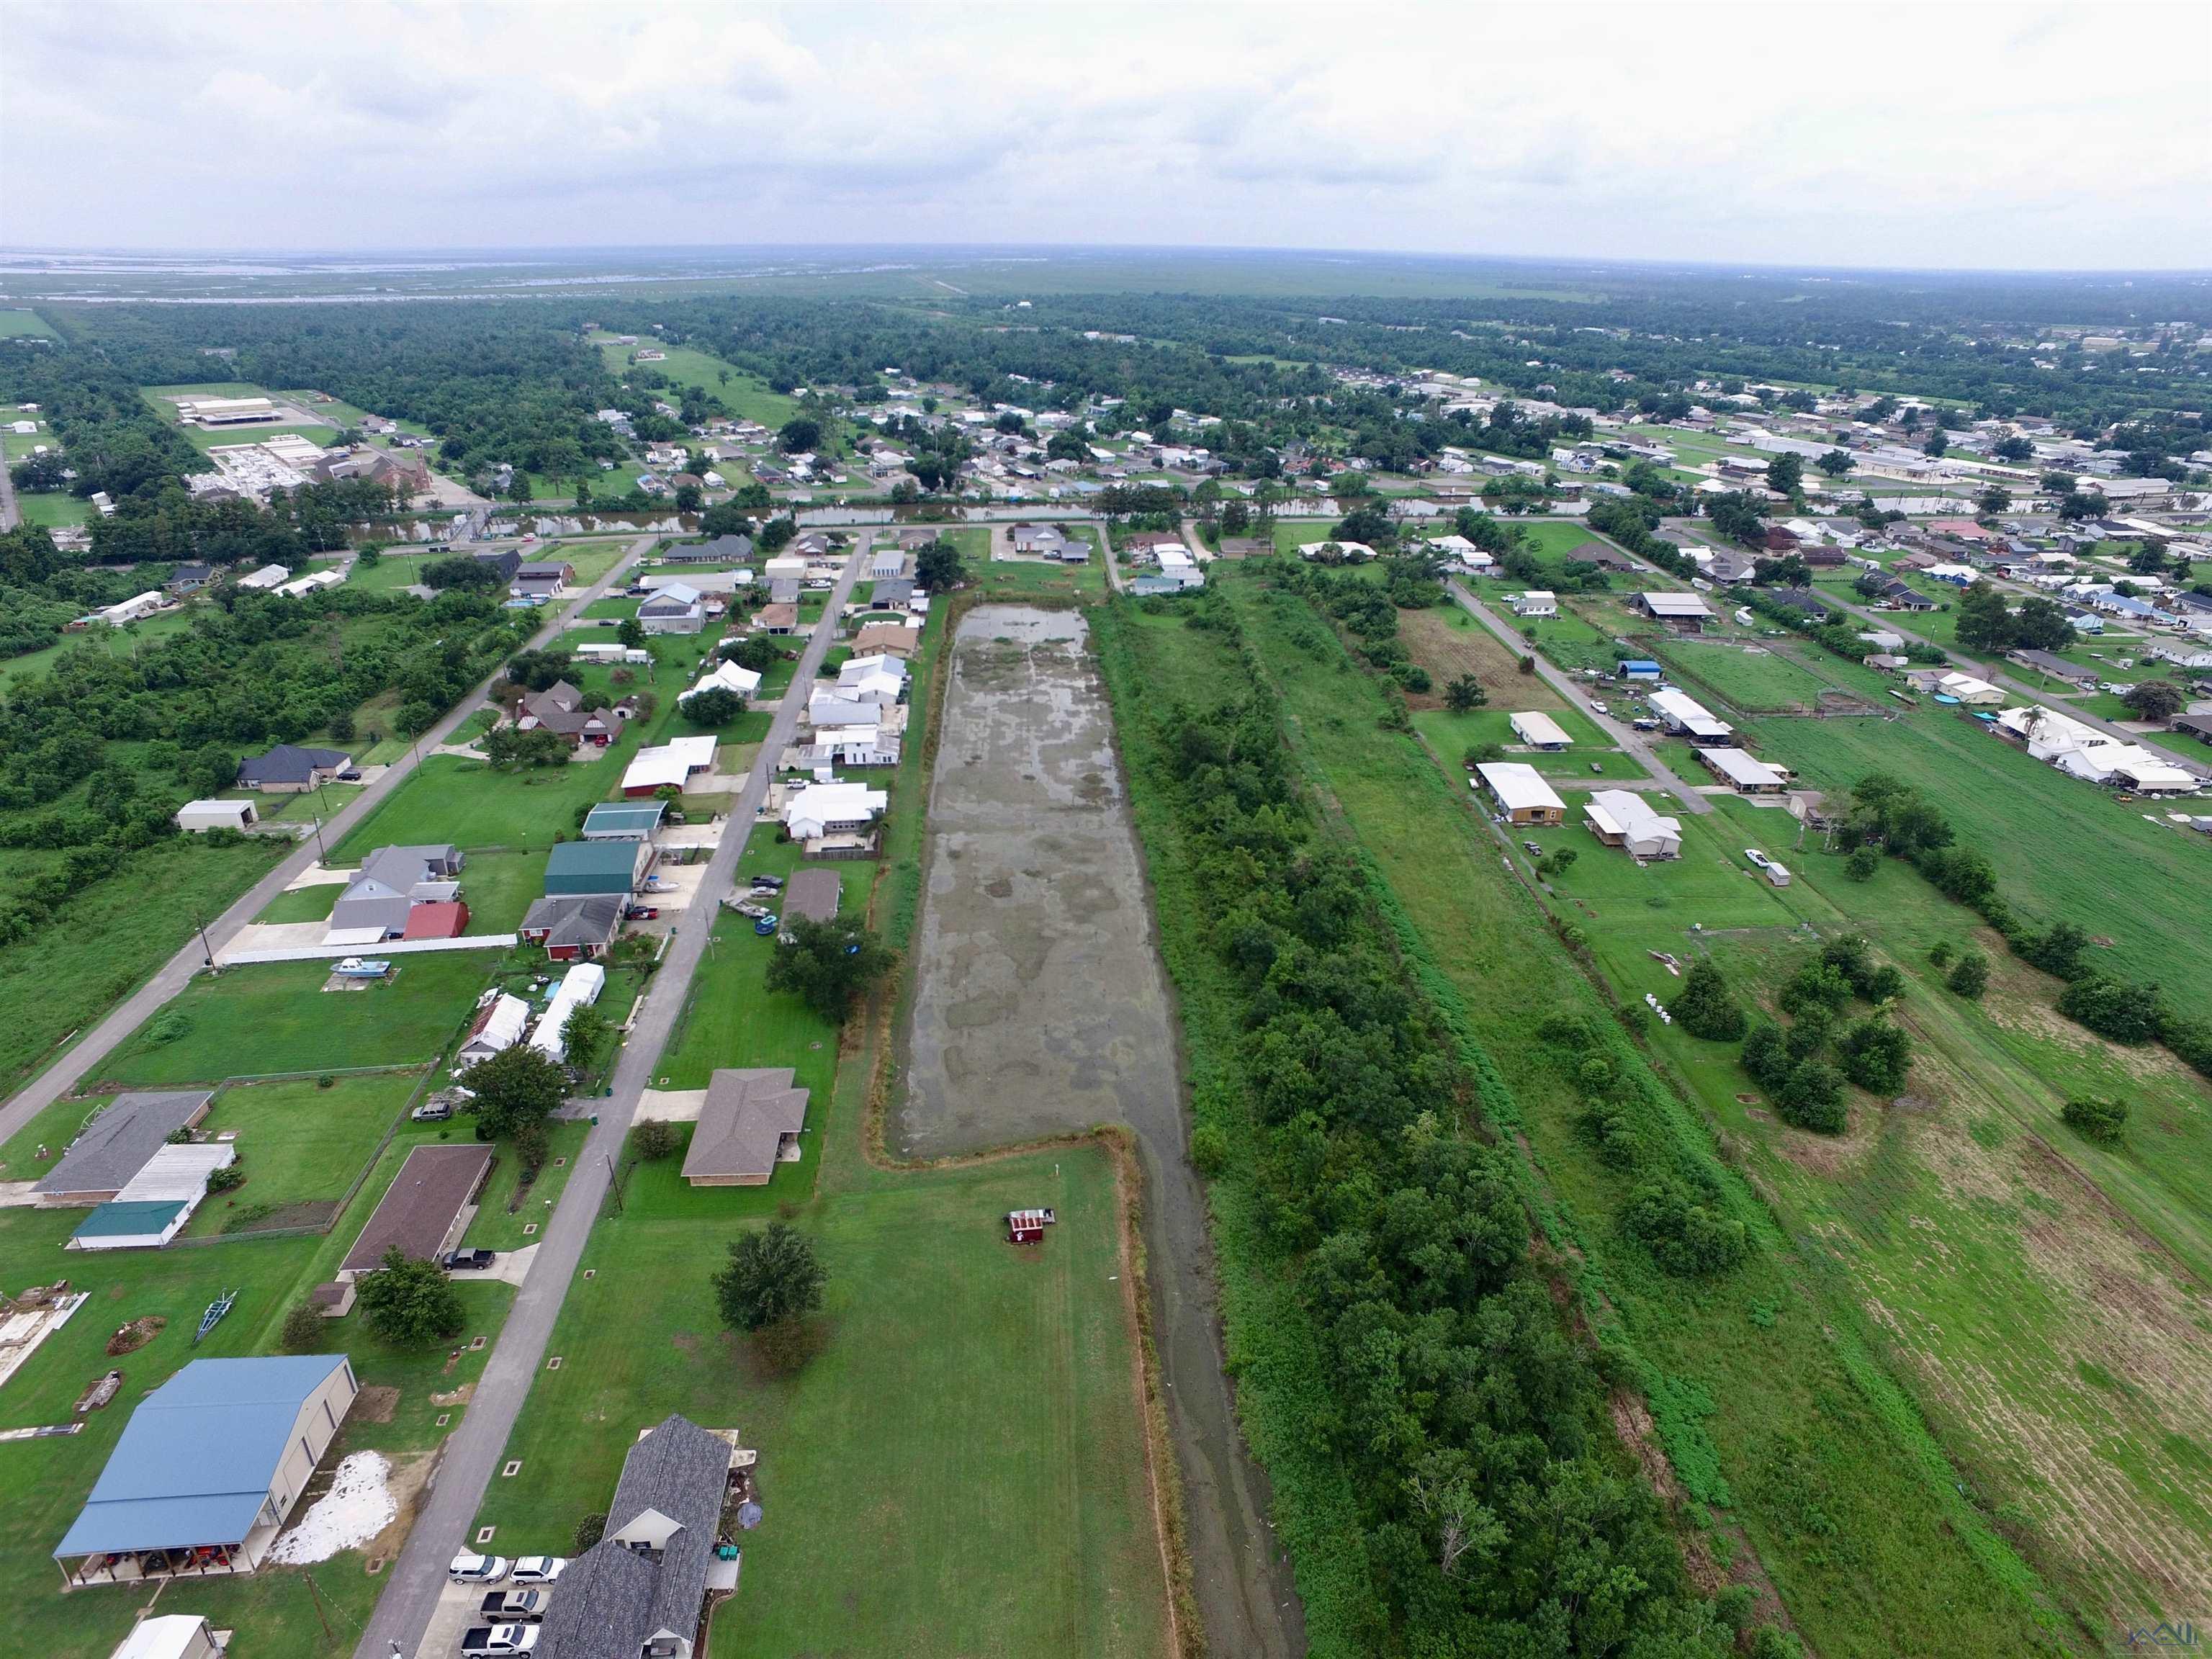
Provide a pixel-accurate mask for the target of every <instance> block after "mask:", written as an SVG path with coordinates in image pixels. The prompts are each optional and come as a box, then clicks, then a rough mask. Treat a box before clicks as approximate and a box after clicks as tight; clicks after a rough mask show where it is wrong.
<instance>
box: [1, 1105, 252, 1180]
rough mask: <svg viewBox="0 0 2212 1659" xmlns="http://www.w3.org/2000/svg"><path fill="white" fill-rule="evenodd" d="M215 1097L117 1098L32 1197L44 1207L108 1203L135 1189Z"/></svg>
mask: <svg viewBox="0 0 2212 1659" xmlns="http://www.w3.org/2000/svg"><path fill="white" fill-rule="evenodd" d="M214 1098H215V1097H214V1096H213V1095H212V1094H210V1093H209V1092H208V1091H205V1090H204V1089H185V1090H165V1091H134V1092H132V1093H130V1094H122V1095H118V1096H116V1097H115V1098H114V1100H112V1102H110V1103H109V1104H108V1106H107V1108H106V1110H104V1111H102V1112H100V1114H99V1115H97V1116H96V1117H94V1119H93V1120H92V1121H91V1122H90V1123H88V1124H87V1125H85V1127H83V1128H82V1130H80V1131H78V1133H77V1137H76V1139H74V1140H72V1141H70V1144H69V1147H68V1150H66V1151H65V1152H63V1153H62V1156H61V1159H60V1161H59V1162H58V1163H57V1164H55V1165H54V1167H53V1168H52V1169H51V1170H47V1171H46V1174H45V1175H44V1176H42V1177H40V1180H39V1181H38V1182H35V1183H34V1184H33V1186H32V1188H31V1190H32V1192H33V1193H34V1194H36V1195H37V1197H38V1200H39V1202H40V1204H43V1205H64V1204H104V1203H106V1201H107V1200H110V1199H112V1198H113V1197H115V1196H116V1195H117V1194H118V1193H120V1192H121V1191H122V1190H123V1189H124V1188H125V1187H127V1186H129V1185H130V1184H131V1179H132V1177H134V1176H137V1173H138V1172H139V1171H140V1170H143V1169H144V1168H145V1167H146V1165H147V1163H148V1162H149V1160H150V1159H151V1158H153V1156H154V1154H155V1153H156V1152H160V1151H161V1148H162V1147H163V1146H167V1144H168V1141H169V1137H170V1136H171V1135H173V1134H174V1133H177V1131H178V1130H179V1129H190V1128H191V1127H194V1126H196V1125H197V1123H198V1122H199V1121H200V1120H201V1119H202V1118H204V1117H205V1116H206V1115H207V1113H208V1103H209V1102H210V1101H211V1100H213V1099H214Z"/></svg>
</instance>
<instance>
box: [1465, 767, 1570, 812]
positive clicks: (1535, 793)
mask: <svg viewBox="0 0 2212 1659" xmlns="http://www.w3.org/2000/svg"><path fill="white" fill-rule="evenodd" d="M1475 770H1476V772H1477V773H1479V774H1480V775H1481V779H1482V782H1483V786H1484V787H1486V788H1487V789H1488V790H1489V791H1490V795H1491V799H1493V800H1495V801H1496V802H1497V803H1498V810H1499V811H1502V812H1504V814H1505V818H1506V821H1507V822H1508V823H1516V824H1546V823H1565V822H1566V821H1567V804H1566V802H1565V801H1563V800H1561V799H1559V796H1558V795H1557V794H1556V793H1554V792H1553V788H1552V786H1551V785H1550V784H1548V783H1547V782H1545V781H1544V779H1543V776H1542V775H1541V773H1539V772H1538V771H1537V770H1536V769H1535V768H1534V767H1533V766H1530V765H1528V764H1526V763H1523V762H1521V761H1486V762H1485V763H1483V764H1482V765H1480V766H1478V767H1477V768H1475Z"/></svg>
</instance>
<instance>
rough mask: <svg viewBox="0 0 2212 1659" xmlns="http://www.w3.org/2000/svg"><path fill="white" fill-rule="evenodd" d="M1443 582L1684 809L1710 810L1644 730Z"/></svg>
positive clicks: (1469, 597) (1464, 606) (1471, 596)
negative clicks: (1599, 704)
mask: <svg viewBox="0 0 2212 1659" xmlns="http://www.w3.org/2000/svg"><path fill="white" fill-rule="evenodd" d="M1444 586H1446V587H1448V588H1449V589H1450V590H1451V596H1452V598H1453V599H1455V600H1456V601H1458V603H1459V606H1460V609H1462V611H1466V612H1467V613H1468V615H1469V616H1470V617H1474V619H1475V620H1476V621H1477V622H1479V623H1481V624H1482V625H1483V626H1484V627H1485V628H1487V629H1489V630H1490V631H1491V632H1492V633H1493V634H1495V635H1497V636H1498V638H1499V639H1500V640H1502V641H1504V642H1505V643H1506V644H1507V645H1508V646H1510V647H1512V649H1513V652H1514V653H1515V654H1516V656H1524V657H1534V659H1535V662H1536V672H1537V674H1538V675H1539V676H1541V678H1542V679H1543V682H1544V684H1547V685H1548V686H1550V687H1551V688H1552V690H1554V691H1556V692H1558V693H1559V695H1560V696H1563V697H1565V699H1566V700H1567V701H1568V702H1570V703H1572V704H1573V705H1574V706H1575V707H1576V708H1578V709H1580V710H1581V711H1582V712H1583V714H1586V715H1588V716H1589V719H1590V720H1592V721H1594V722H1595V724H1596V726H1597V728H1598V730H1599V731H1601V732H1604V733H1605V734H1606V736H1607V737H1608V738H1612V739H1613V743H1614V744H1616V745H1617V746H1618V747H1620V749H1622V750H1625V751H1626V752H1627V753H1628V754H1629V755H1631V756H1632V757H1634V758H1635V760H1636V763H1637V764H1638V765H1639V766H1641V767H1643V768H1644V770H1645V771H1647V772H1649V773H1650V774H1651V775H1652V776H1653V777H1654V778H1656V780H1657V781H1658V782H1659V785H1660V787H1662V788H1663V789H1665V790H1666V791H1667V793H1669V794H1671V795H1672V796H1674V799H1676V800H1679V801H1680V802H1681V803H1682V805H1683V807H1684V808H1685V810H1686V811H1692V812H1699V813H1704V812H1710V811H1712V810H1713V804H1712V802H1711V801H1710V800H1708V799H1705V796H1704V795H1702V794H1700V793H1698V790H1697V788H1696V787H1695V786H1694V785H1692V784H1690V783H1688V782H1686V781H1685V780H1683V779H1682V778H1681V777H1680V776H1678V775H1676V774H1675V773H1674V770H1673V769H1671V768H1669V767H1668V765H1667V763H1665V762H1664V761H1662V760H1661V759H1660V758H1659V757H1658V756H1657V755H1656V753H1655V752H1653V750H1652V747H1651V744H1650V742H1649V741H1647V740H1646V738H1645V737H1644V733H1643V732H1638V731H1637V730H1636V729H1635V728H1634V727H1633V726H1627V725H1624V724H1623V723H1622V722H1621V721H1620V720H1615V719H1613V716H1612V715H1610V714H1599V713H1598V711H1597V709H1596V708H1595V706H1593V704H1592V703H1591V702H1590V696H1589V692H1587V691H1585V690H1583V689H1582V687H1581V686H1580V685H1578V684H1576V682H1575V681H1574V680H1573V679H1572V678H1570V677H1569V676H1568V675H1566V674H1565V673H1563V672H1561V671H1559V669H1557V668H1554V667H1553V665H1552V664H1551V663H1550V662H1549V661H1548V660H1547V659H1546V658H1545V657H1544V655H1543V653H1541V652H1534V651H1531V650H1530V649H1529V647H1528V641H1526V640H1524V639H1522V637H1521V635H1518V634H1516V633H1515V632H1514V631H1513V629H1512V626H1511V624H1510V623H1506V622H1504V621H1503V620H1501V619H1500V618H1499V617H1497V616H1495V615H1493V614H1492V612H1491V611H1490V610H1489V609H1488V608H1487V607H1486V606H1485V605H1483V604H1482V603H1481V602H1480V600H1479V599H1476V598H1475V597H1474V594H1472V593H1470V592H1468V591H1467V589H1466V588H1464V587H1462V586H1461V585H1460V584H1459V583H1457V582H1455V581H1450V582H1446V583H1445V584H1444Z"/></svg>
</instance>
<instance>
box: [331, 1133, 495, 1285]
mask: <svg viewBox="0 0 2212 1659" xmlns="http://www.w3.org/2000/svg"><path fill="white" fill-rule="evenodd" d="M490 1173H491V1148H490V1147H489V1146H477V1145H475V1144H473V1143H471V1144H468V1145H465V1146H417V1147H416V1149H415V1150H414V1151H413V1152H410V1153H408V1154H407V1161H406V1162H405V1163H404V1164H401V1165H400V1166H399V1173H398V1175H396V1176H393V1177H392V1185H391V1186H390V1187H389V1188H386V1191H385V1194H384V1197H383V1199H382V1200H380V1202H379V1203H378V1204H377V1206H376V1212H375V1213H374V1215H372V1216H370V1217H369V1218H368V1225H367V1226H365V1227H363V1228H362V1230H361V1237H359V1238H357V1239H356V1240H355V1241H354V1246H353V1249H350V1250H348V1251H347V1252H346V1258H345V1260H344V1261H343V1262H341V1263H339V1265H338V1278H339V1279H340V1280H342V1281H345V1282H350V1281H352V1280H353V1279H358V1278H360V1277H361V1275H362V1274H363V1273H374V1272H375V1271H376V1270H377V1269H378V1268H379V1267H382V1266H383V1265H384V1257H385V1255H386V1252H387V1251H390V1250H394V1249H396V1250H398V1252H399V1253H400V1254H401V1255H410V1256H414V1257H416V1258H417V1259H419V1260H421V1261H436V1260H437V1259H438V1258H439V1257H440V1256H441V1255H445V1253H446V1252H447V1251H448V1250H450V1249H453V1246H454V1245H455V1244H457V1243H459V1242H460V1237H461V1234H462V1233H463V1232H464V1231H466V1230H467V1227H468V1225H469V1218H470V1217H471V1216H473V1215H474V1214H475V1213H476V1200H477V1194H478V1193H479V1192H481V1191H483V1184H484V1178H485V1177H486V1176H489V1174H490Z"/></svg>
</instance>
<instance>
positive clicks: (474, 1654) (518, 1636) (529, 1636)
mask: <svg viewBox="0 0 2212 1659" xmlns="http://www.w3.org/2000/svg"><path fill="white" fill-rule="evenodd" d="M537 1645H538V1626H535V1625H478V1626H477V1627H476V1628H475V1629H474V1630H472V1631H471V1632H469V1633H468V1634H467V1635H465V1636H464V1637H462V1638H461V1655H462V1659H499V1656H501V1655H506V1654H511V1653H528V1652H530V1651H532V1650H533V1649H535V1648H536V1647H537Z"/></svg>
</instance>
